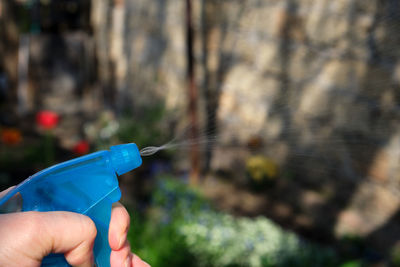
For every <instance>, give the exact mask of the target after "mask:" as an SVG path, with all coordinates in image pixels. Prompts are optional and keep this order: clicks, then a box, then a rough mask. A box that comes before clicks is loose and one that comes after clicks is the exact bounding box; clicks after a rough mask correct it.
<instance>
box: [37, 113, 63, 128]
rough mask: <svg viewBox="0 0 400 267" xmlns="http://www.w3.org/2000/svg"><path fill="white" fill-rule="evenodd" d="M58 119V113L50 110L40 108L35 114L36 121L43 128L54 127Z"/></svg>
mask: <svg viewBox="0 0 400 267" xmlns="http://www.w3.org/2000/svg"><path fill="white" fill-rule="evenodd" d="M59 119H60V117H59V115H58V114H57V113H55V112H53V111H50V110H42V111H39V112H38V113H37V114H36V123H37V125H38V126H39V127H40V128H42V129H44V130H51V129H54V128H55V127H56V126H57V124H58V121H59Z"/></svg>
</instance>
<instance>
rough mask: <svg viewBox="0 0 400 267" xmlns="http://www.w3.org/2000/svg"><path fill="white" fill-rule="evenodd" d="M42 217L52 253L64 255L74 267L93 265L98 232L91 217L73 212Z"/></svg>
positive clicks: (50, 213)
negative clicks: (94, 246) (95, 240)
mask: <svg viewBox="0 0 400 267" xmlns="http://www.w3.org/2000/svg"><path fill="white" fill-rule="evenodd" d="M41 216H43V221H44V222H45V224H44V226H45V227H46V229H44V230H43V231H44V232H45V233H46V232H47V235H48V237H49V241H50V242H51V243H50V245H51V246H50V247H51V251H52V252H55V253H64V256H65V259H66V260H67V261H68V263H69V264H71V265H73V266H79V267H81V266H82V267H86V266H88V267H90V266H92V265H93V245H94V239H95V238H96V234H97V230H96V226H95V224H94V222H93V221H92V220H91V219H90V218H89V217H87V216H84V215H81V214H76V213H72V212H45V213H42V215H41ZM46 217H47V218H46Z"/></svg>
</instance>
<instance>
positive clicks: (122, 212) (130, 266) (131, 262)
mask: <svg viewBox="0 0 400 267" xmlns="http://www.w3.org/2000/svg"><path fill="white" fill-rule="evenodd" d="M129 225H130V218H129V214H128V212H127V210H126V209H125V207H124V206H122V205H121V204H120V203H115V204H114V205H113V209H112V211H111V220H110V228H109V232H108V240H109V243H110V247H111V249H112V251H111V255H110V262H111V267H119V266H124V267H149V266H150V265H149V264H147V263H146V262H144V261H143V260H141V259H140V258H139V257H138V256H136V255H135V254H132V252H131V247H130V245H129V242H128V240H127V234H128V230H129Z"/></svg>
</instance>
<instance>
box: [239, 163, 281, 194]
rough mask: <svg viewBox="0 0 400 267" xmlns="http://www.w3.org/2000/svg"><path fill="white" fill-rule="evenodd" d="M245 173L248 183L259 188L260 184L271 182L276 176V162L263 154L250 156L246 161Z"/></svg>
mask: <svg viewBox="0 0 400 267" xmlns="http://www.w3.org/2000/svg"><path fill="white" fill-rule="evenodd" d="M246 173H247V176H248V177H249V179H250V184H251V185H254V186H256V187H255V188H260V185H265V184H271V183H272V182H274V181H275V180H276V178H277V176H278V166H277V164H276V163H275V162H274V161H273V160H271V159H270V158H267V157H265V156H261V155H257V156H251V157H250V158H248V159H247V161H246Z"/></svg>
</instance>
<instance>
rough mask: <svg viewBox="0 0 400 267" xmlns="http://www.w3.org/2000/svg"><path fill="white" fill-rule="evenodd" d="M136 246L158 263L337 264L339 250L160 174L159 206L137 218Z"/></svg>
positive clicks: (133, 239) (132, 236) (156, 195)
mask: <svg viewBox="0 0 400 267" xmlns="http://www.w3.org/2000/svg"><path fill="white" fill-rule="evenodd" d="M134 222H135V224H134V227H133V230H132V232H130V234H129V238H130V240H131V243H132V244H133V249H135V252H137V253H138V254H139V255H140V256H141V257H142V258H143V259H144V260H146V261H148V262H149V263H150V264H151V265H152V266H153V267H156V266H333V265H334V263H335V255H334V253H333V252H332V251H331V250H329V249H326V248H321V247H317V246H315V245H313V244H310V243H307V242H305V241H303V240H300V239H299V238H298V237H297V236H296V235H295V234H294V233H291V232H287V231H284V230H283V229H282V228H280V227H279V226H278V225H276V224H274V223H273V222H271V221H270V220H268V219H266V218H264V217H259V218H255V219H249V218H235V217H233V216H231V215H228V214H224V213H221V212H217V211H215V210H213V209H212V208H211V207H210V205H209V203H208V202H207V201H206V200H205V199H204V198H203V197H202V196H201V194H200V193H199V192H198V191H196V190H195V189H192V188H189V187H188V186H186V185H185V184H183V183H179V182H176V181H175V180H172V179H164V180H160V181H159V183H158V186H157V189H156V191H155V192H154V195H153V207H152V208H151V209H150V212H148V214H146V217H142V218H140V219H138V218H136V216H135V220H134Z"/></svg>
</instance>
